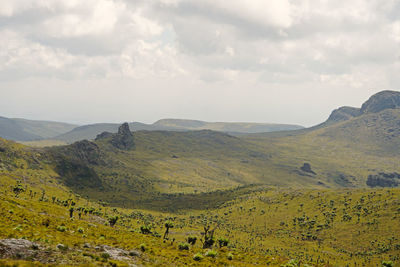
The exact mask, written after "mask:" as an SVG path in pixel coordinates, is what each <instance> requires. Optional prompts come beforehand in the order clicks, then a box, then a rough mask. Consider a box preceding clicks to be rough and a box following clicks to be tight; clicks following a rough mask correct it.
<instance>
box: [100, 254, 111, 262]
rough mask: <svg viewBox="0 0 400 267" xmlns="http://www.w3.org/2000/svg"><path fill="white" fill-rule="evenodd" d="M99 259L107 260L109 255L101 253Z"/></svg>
mask: <svg viewBox="0 0 400 267" xmlns="http://www.w3.org/2000/svg"><path fill="white" fill-rule="evenodd" d="M100 257H101V258H102V259H104V260H108V259H109V258H110V254H108V253H107V252H103V253H101V255H100Z"/></svg>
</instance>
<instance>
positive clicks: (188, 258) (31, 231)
mask: <svg viewBox="0 0 400 267" xmlns="http://www.w3.org/2000/svg"><path fill="white" fill-rule="evenodd" d="M0 142H1V143H0V147H1V148H2V152H1V153H0V157H1V163H2V165H1V168H0V216H1V217H2V218H5V219H3V220H0V239H3V238H24V239H28V240H31V241H33V242H37V243H38V244H39V246H40V249H39V250H38V251H36V253H35V255H36V256H32V257H30V258H29V259H30V260H36V261H42V262H44V263H47V264H50V263H51V264H57V265H59V264H66V265H75V264H85V265H96V266H97V265H100V266H106V265H109V263H110V262H112V263H115V264H118V266H127V264H128V263H135V264H139V265H145V266H146V265H148V266H174V265H186V264H190V265H193V266H210V265H215V264H218V265H228V264H234V265H235V266H254V265H257V264H263V263H265V262H272V263H274V264H273V265H272V266H279V265H280V263H282V262H283V259H282V258H276V259H272V258H271V257H269V256H265V255H260V254H246V253H243V252H242V251H239V250H236V249H235V248H228V249H226V248H225V249H217V252H218V256H217V257H216V258H208V257H205V258H204V259H203V260H202V261H200V262H196V261H194V260H193V255H194V254H195V253H202V254H203V255H204V254H205V252H206V250H203V249H201V247H200V244H199V242H198V243H197V244H196V245H195V246H193V247H191V248H190V250H189V251H180V250H179V249H178V242H184V240H185V237H186V235H187V234H188V233H189V232H194V233H195V234H196V235H197V236H198V238H200V236H199V233H200V229H201V228H200V226H198V225H190V224H185V225H182V228H181V227H178V225H180V224H182V223H183V222H184V221H185V220H184V219H183V218H182V219H180V220H179V222H178V221H177V222H176V223H177V227H176V230H174V231H173V232H172V233H171V235H172V237H174V239H176V241H175V242H171V241H168V242H163V241H162V239H161V238H160V237H159V236H157V235H144V234H141V233H140V231H139V229H140V226H143V225H152V232H153V233H155V231H157V232H159V233H161V232H163V231H164V229H163V225H164V222H165V221H166V220H168V219H169V218H171V217H175V218H178V217H177V216H176V215H173V214H162V213H157V212H151V213H149V212H142V211H140V210H127V209H115V208H112V207H103V204H101V203H95V202H90V201H87V200H86V199H83V198H82V197H80V196H78V195H75V194H73V193H72V192H71V191H70V190H69V189H68V188H67V187H65V186H64V185H63V184H62V183H61V182H60V180H59V179H58V178H57V174H56V173H55V172H54V171H53V170H52V167H51V166H50V165H48V164H47V163H48V158H47V157H46V155H43V154H40V151H38V150H32V149H29V148H26V147H24V146H22V145H19V144H16V143H13V142H8V141H4V140H1V139H0ZM17 180H20V181H21V182H22V184H21V185H22V188H24V189H25V192H21V193H20V194H18V195H16V194H15V193H14V192H13V190H12V189H13V188H14V187H15V186H16V185H17ZM72 201H73V202H75V203H76V205H74V206H73V207H75V209H76V208H77V207H84V208H86V209H89V208H93V209H94V212H93V213H88V214H86V215H85V214H82V218H80V219H79V216H78V214H77V213H78V211H76V210H75V212H74V219H69V212H68V211H69V208H70V207H71V203H72ZM64 204H65V205H64ZM110 216H119V218H120V219H119V221H118V223H117V225H116V226H115V227H110V226H108V223H107V221H108V218H109V217H110ZM59 226H64V227H65V228H66V230H65V231H59V230H58V228H59ZM60 243H61V244H64V245H66V246H68V249H67V250H66V251H60V250H59V249H58V248H57V245H58V244H60ZM85 243H89V244H90V248H85V247H84V244H85ZM140 244H145V245H146V247H147V249H146V251H145V252H144V253H141V255H140V256H139V257H128V259H126V260H122V261H121V260H120V261H116V260H111V259H104V258H102V256H101V255H102V252H101V251H98V250H96V249H95V246H98V245H109V246H112V247H118V248H122V249H125V250H127V251H130V250H132V249H134V250H138V249H139V247H140ZM229 253H233V254H234V255H235V256H234V257H235V258H234V260H228V259H227V255H228V254H229ZM0 256H1V255H0ZM19 257H20V258H24V255H23V254H22V255H19ZM15 263H17V264H24V263H23V262H21V261H16V260H5V261H4V260H3V261H0V265H2V266H3V265H4V264H9V265H10V266H13V264H15ZM25 264H28V265H29V262H25ZM32 265H34V266H37V263H33V264H32Z"/></svg>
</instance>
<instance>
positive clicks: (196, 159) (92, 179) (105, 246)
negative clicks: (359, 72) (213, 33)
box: [0, 109, 400, 266]
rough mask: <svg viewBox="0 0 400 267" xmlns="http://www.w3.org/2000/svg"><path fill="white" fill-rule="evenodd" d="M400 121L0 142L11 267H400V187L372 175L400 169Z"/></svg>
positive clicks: (0, 211)
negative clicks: (43, 144)
mask: <svg viewBox="0 0 400 267" xmlns="http://www.w3.org/2000/svg"><path fill="white" fill-rule="evenodd" d="M399 123H400V110H398V109H386V110H383V111H381V112H379V113H372V114H365V115H362V116H359V117H354V118H350V119H348V120H346V121H340V122H337V123H334V124H327V125H322V126H321V127H315V128H312V129H306V130H300V131H294V132H287V133H274V134H256V135H246V136H240V137H234V136H231V135H227V134H224V133H219V132H213V131H208V130H203V131H194V132H166V131H138V132H135V133H134V134H133V136H132V135H131V134H129V135H128V136H117V135H107V134H106V135H104V136H103V137H102V138H99V139H97V140H96V141H94V142H89V141H81V142H77V143H74V144H72V145H66V146H54V147H47V148H33V147H27V146H25V145H22V144H18V143H14V142H10V141H7V140H4V139H0V216H1V218H3V219H2V220H0V256H1V257H3V258H5V259H3V260H2V261H0V265H8V266H13V264H21V265H24V264H25V265H27V266H29V265H32V266H35V265H37V264H39V262H40V264H43V265H77V264H83V265H88V266H126V265H129V264H131V265H139V266H186V265H189V266H214V265H220V266H381V265H382V263H383V262H386V263H385V264H386V265H382V266H398V265H399V264H400V237H399V235H398V234H397V233H399V232H400V220H399V216H400V188H380V189H379V188H378V189H377V188H368V187H367V186H366V179H367V176H368V175H370V174H376V173H379V172H385V173H396V172H397V173H399V172H400V169H399V156H400V155H399V151H400V147H399V146H400V143H399V142H400V141H399V140H400V136H399V134H400V129H399V128H398V125H400V124H399ZM396 127H397V128H396ZM116 137H118V138H116ZM120 137H121V138H120ZM125 137H129V138H133V139H130V140H128V141H132V140H133V143H132V144H133V146H132V147H131V146H130V147H124V146H119V145H121V144H118V145H117V146H116V145H115V140H119V141H121V142H122V141H123V140H125V139H124V138H125ZM122 144H123V143H122ZM304 163H309V164H310V166H311V168H310V169H307V168H301V167H302V166H303V164H304ZM167 229H168V230H167ZM213 229H215V230H214V231H213ZM210 231H211V232H210ZM211 233H214V235H213V236H212V238H211V237H210V235H211ZM189 237H190V238H191V239H190V240H191V241H193V238H196V242H193V244H189V241H190V240H189V239H188V238H189ZM11 239H16V240H17V241H15V242H22V241H21V240H28V241H29V242H33V243H29V244H31V245H29V247H25V248H24V249H23V250H22V251H18V249H17V250H15V251H14V250H13V249H11V248H9V247H6V250H5V249H4V246H5V245H4V243H2V242H4V240H11ZM2 240H3V241H2ZM13 242H14V241H13ZM4 251H11V252H13V251H14V252H15V253H11V252H10V253H11V254H10V253H8V252H4ZM7 253H8V254H7ZM389 262H391V263H389Z"/></svg>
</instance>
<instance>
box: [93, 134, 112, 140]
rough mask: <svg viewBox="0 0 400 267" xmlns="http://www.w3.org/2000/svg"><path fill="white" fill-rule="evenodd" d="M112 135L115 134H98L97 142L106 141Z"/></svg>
mask: <svg viewBox="0 0 400 267" xmlns="http://www.w3.org/2000/svg"><path fill="white" fill-rule="evenodd" d="M112 135H113V134H112V133H110V132H102V133H101V134H98V135H97V136H96V138H95V140H96V141H97V140H101V139H106V138H109V137H111V136H112Z"/></svg>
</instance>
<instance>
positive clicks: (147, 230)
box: [140, 225, 151, 234]
mask: <svg viewBox="0 0 400 267" xmlns="http://www.w3.org/2000/svg"><path fill="white" fill-rule="evenodd" d="M140 232H141V233H142V234H151V226H149V225H142V226H140Z"/></svg>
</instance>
